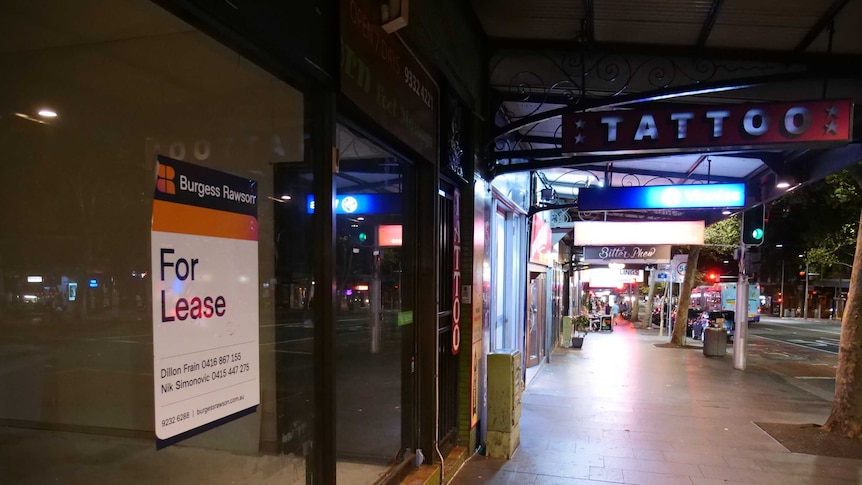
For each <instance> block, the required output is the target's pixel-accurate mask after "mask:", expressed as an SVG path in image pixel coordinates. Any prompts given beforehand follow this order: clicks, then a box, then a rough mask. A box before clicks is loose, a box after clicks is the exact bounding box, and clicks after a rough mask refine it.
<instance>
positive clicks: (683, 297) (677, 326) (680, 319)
mask: <svg viewBox="0 0 862 485" xmlns="http://www.w3.org/2000/svg"><path fill="white" fill-rule="evenodd" d="M700 248H701V247H700V246H692V247H691V250H690V251H689V252H688V259H687V260H686V262H685V279H683V281H682V290H680V295H679V305H678V306H677V309H676V320H675V321H674V324H673V335H671V337H670V343H672V344H674V345H679V346H685V330H686V327H688V303H689V301H690V300H691V287H692V286H693V285H694V277H695V275H697V259H698V256H700Z"/></svg>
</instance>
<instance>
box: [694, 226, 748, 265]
mask: <svg viewBox="0 0 862 485" xmlns="http://www.w3.org/2000/svg"><path fill="white" fill-rule="evenodd" d="M740 225H741V224H740V220H739V216H738V215H733V216H731V217H728V218H727V219H723V220H721V221H719V222H716V223H715V224H713V225H711V226H708V227H707V228H706V233H705V234H704V243H705V246H703V249H702V251H701V252H702V254H703V256H706V257H711V258H714V259H721V258H724V257H727V256H730V255H731V254H733V249H734V248H735V247H739V231H740Z"/></svg>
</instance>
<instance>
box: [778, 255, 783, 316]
mask: <svg viewBox="0 0 862 485" xmlns="http://www.w3.org/2000/svg"><path fill="white" fill-rule="evenodd" d="M778 317H779V318H784V259H782V260H781V302H780V306H779V307H778Z"/></svg>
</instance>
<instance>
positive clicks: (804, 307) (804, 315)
mask: <svg viewBox="0 0 862 485" xmlns="http://www.w3.org/2000/svg"><path fill="white" fill-rule="evenodd" d="M802 318H808V260H806V261H805V303H803V304H802Z"/></svg>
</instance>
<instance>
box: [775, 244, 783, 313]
mask: <svg viewBox="0 0 862 485" xmlns="http://www.w3.org/2000/svg"><path fill="white" fill-rule="evenodd" d="M775 247H776V248H779V249H781V248H783V247H784V244H781V243H779V244H776V245H775ZM784 298H785V295H784V252H783V251H782V252H781V300H779V301H778V317H779V318H784Z"/></svg>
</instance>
